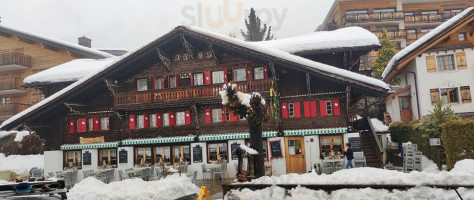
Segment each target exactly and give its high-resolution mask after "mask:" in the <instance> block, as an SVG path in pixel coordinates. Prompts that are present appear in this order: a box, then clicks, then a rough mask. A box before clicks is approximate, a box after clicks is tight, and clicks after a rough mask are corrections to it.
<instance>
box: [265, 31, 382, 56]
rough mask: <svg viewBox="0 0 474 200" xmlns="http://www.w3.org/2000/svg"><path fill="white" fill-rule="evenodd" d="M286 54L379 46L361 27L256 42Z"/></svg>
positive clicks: (375, 39) (370, 34)
mask: <svg viewBox="0 0 474 200" xmlns="http://www.w3.org/2000/svg"><path fill="white" fill-rule="evenodd" d="M257 43H258V44H259V45H262V46H266V47H272V48H277V49H280V50H283V51H286V52H288V53H292V54H295V53H302V52H308V51H309V52H314V51H322V50H335V49H348V48H357V47H374V46H380V43H379V39H378V38H377V36H375V35H374V34H373V33H371V32H370V31H368V30H366V29H364V28H361V27H356V26H354V27H347V28H341V29H337V30H334V31H318V32H313V33H309V34H306V35H302V36H296V37H291V38H285V39H277V40H269V41H263V42H257Z"/></svg>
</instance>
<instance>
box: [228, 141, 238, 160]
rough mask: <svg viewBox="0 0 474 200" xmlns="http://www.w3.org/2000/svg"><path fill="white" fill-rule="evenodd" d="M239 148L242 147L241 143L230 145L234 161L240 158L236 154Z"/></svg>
mask: <svg viewBox="0 0 474 200" xmlns="http://www.w3.org/2000/svg"><path fill="white" fill-rule="evenodd" d="M237 147H240V144H239V143H233V144H231V145H230V152H231V154H232V160H237V159H239V157H238V156H237V154H236V153H235V152H234V151H235V150H236V149H237Z"/></svg>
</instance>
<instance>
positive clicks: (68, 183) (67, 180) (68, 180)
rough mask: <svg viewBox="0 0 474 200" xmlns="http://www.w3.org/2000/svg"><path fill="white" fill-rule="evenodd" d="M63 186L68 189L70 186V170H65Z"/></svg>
mask: <svg viewBox="0 0 474 200" xmlns="http://www.w3.org/2000/svg"><path fill="white" fill-rule="evenodd" d="M64 186H66V188H67V189H68V190H69V189H71V188H72V172H67V173H66V176H65V177H64Z"/></svg>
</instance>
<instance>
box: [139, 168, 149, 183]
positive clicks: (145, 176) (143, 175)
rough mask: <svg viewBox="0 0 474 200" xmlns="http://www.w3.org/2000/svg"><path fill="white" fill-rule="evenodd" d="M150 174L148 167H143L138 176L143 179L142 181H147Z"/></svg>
mask: <svg viewBox="0 0 474 200" xmlns="http://www.w3.org/2000/svg"><path fill="white" fill-rule="evenodd" d="M150 175H151V172H150V168H145V169H142V172H141V173H140V178H141V179H143V180H144V181H148V180H150Z"/></svg>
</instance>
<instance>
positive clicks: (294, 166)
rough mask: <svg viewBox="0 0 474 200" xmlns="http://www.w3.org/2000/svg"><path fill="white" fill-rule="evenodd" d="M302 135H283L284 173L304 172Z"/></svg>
mask: <svg viewBox="0 0 474 200" xmlns="http://www.w3.org/2000/svg"><path fill="white" fill-rule="evenodd" d="M304 153H305V152H304V137H285V154H286V157H285V161H286V173H306V160H305V157H304V156H305V155H304Z"/></svg>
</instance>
